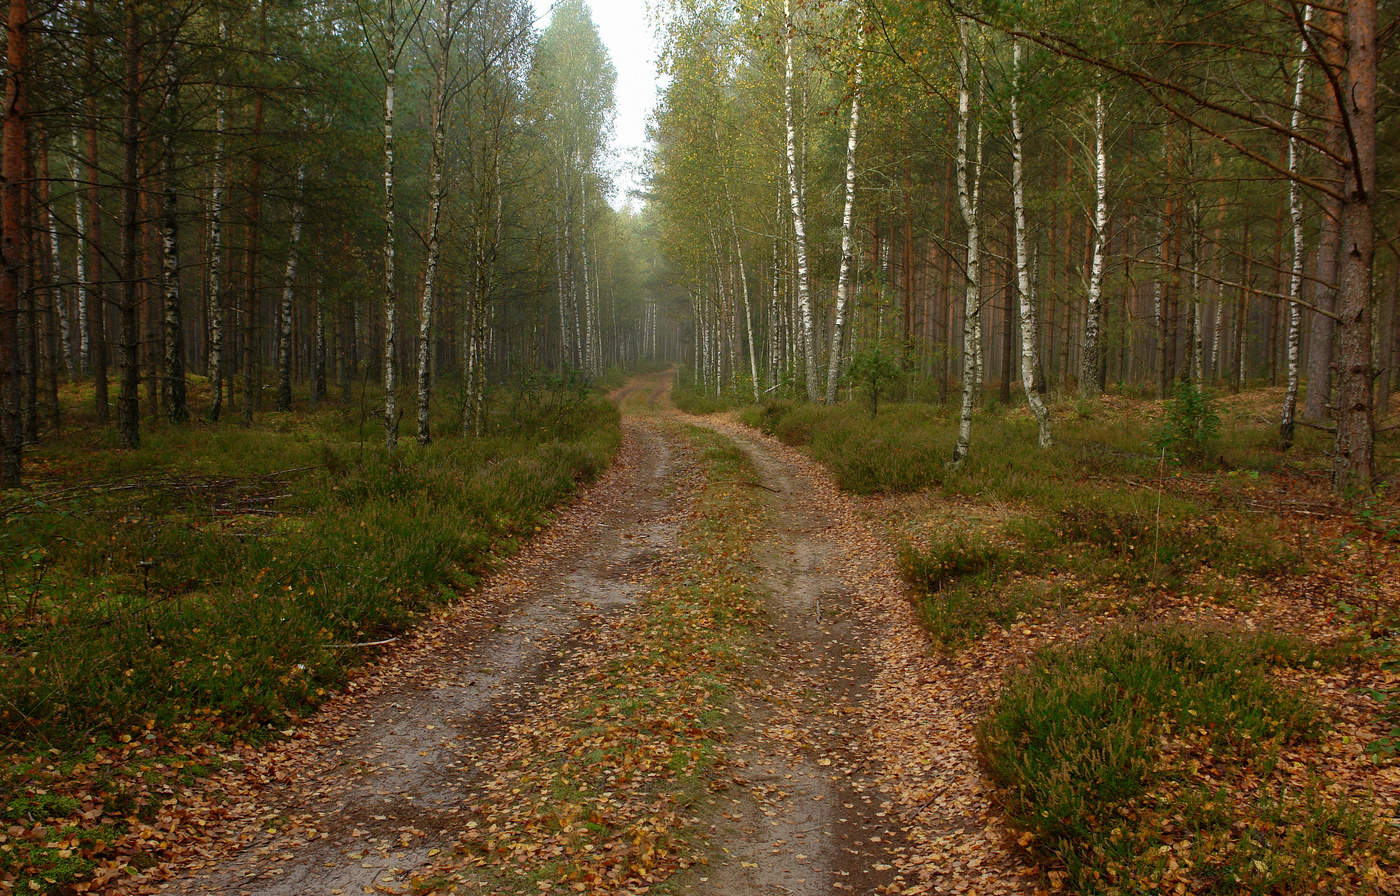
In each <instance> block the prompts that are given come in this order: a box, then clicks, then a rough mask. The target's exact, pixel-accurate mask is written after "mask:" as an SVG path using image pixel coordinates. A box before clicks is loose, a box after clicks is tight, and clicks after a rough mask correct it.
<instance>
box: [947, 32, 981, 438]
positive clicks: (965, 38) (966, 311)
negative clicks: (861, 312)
mask: <svg viewBox="0 0 1400 896" xmlns="http://www.w3.org/2000/svg"><path fill="white" fill-rule="evenodd" d="M970 27H971V26H970V25H969V23H968V20H967V19H959V20H958V43H959V48H958V148H957V169H958V174H957V179H958V207H959V208H960V209H961V210H962V217H963V224H964V226H965V227H966V229H967V261H966V264H965V266H964V272H965V273H964V279H965V282H964V293H963V353H962V354H963V369H962V407H961V410H960V412H959V414H958V440H957V444H956V445H954V447H953V466H957V465H959V464H961V463H962V462H963V460H964V459H965V458H966V457H967V453H968V449H969V447H970V446H971V443H972V408H973V405H974V403H975V402H976V398H977V386H978V383H977V354H978V342H979V339H978V334H977V330H978V326H977V324H978V320H977V319H978V317H979V316H980V314H981V311H980V309H981V305H982V292H981V282H982V259H981V234H980V232H979V227H978V208H977V206H978V199H979V193H980V192H981V185H982V182H981V177H982V171H981V164H980V162H981V157H982V153H981V144H982V129H981V127H980V124H979V126H978V127H977V128H975V129H973V128H972V127H971V99H972V91H971V88H970V85H969V77H970V75H969V71H968V69H969V65H970V59H969V57H970V56H971V53H972V48H971V46H970V44H971V40H972V37H971V34H970V33H969V31H970ZM970 130H972V131H974V136H973V139H974V140H976V142H977V152H976V153H975V154H974V159H973V161H971V162H969V160H968V146H967V144H968V132H969V131H970ZM969 167H970V168H971V170H969Z"/></svg>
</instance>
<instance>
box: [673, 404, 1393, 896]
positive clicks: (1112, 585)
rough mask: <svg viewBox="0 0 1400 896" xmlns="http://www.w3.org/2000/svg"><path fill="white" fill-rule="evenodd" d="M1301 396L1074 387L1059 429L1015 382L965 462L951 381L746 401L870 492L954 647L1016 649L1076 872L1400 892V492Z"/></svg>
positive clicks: (1040, 772) (1026, 815) (998, 699)
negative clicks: (1048, 430)
mask: <svg viewBox="0 0 1400 896" xmlns="http://www.w3.org/2000/svg"><path fill="white" fill-rule="evenodd" d="M1276 393H1277V390H1255V391H1246V392H1244V393H1242V394H1240V395H1238V396H1228V397H1221V396H1218V395H1211V394H1209V393H1204V392H1198V391H1196V390H1195V389H1194V388H1185V387H1184V388H1182V389H1179V390H1178V391H1177V393H1176V394H1175V395H1174V396H1173V398H1172V399H1170V400H1168V401H1162V402H1158V401H1152V400H1147V399H1143V398H1140V397H1137V396H1134V395H1131V394H1127V393H1117V394H1109V395H1106V396H1105V397H1104V398H1102V399H1100V400H1097V401H1093V402H1083V401H1070V400H1061V401H1059V402H1058V403H1057V404H1056V405H1055V406H1054V408H1053V410H1054V412H1055V415H1056V420H1057V421H1058V423H1057V428H1056V441H1055V444H1054V446H1053V447H1051V448H1048V449H1044V450H1042V449H1039V448H1037V447H1036V439H1035V434H1036V425H1035V421H1034V420H1033V419H1032V418H1031V416H1030V414H1029V413H1028V412H1026V411H1025V410H1024V409H1015V410H1012V409H1007V408H1005V407H1004V406H997V405H991V406H988V407H986V408H985V409H984V410H983V411H982V412H981V413H980V414H979V417H978V422H977V426H978V431H979V433H980V434H981V435H980V436H979V439H980V443H981V444H982V445H983V448H982V450H980V451H977V452H974V453H972V454H971V455H969V457H968V458H967V459H966V461H965V462H964V463H963V464H961V465H960V466H957V467H954V466H950V465H949V464H948V463H947V461H948V460H949V459H950V457H951V447H952V445H953V443H954V441H955V438H956V427H957V419H956V416H955V415H956V409H955V408H950V407H948V406H945V405H938V404H921V403H912V402H904V403H886V404H882V405H881V406H880V409H879V412H878V414H877V415H873V416H872V413H871V407H870V405H864V406H862V405H861V404H860V403H855V402H852V403H848V404H843V405H836V406H819V405H814V404H799V403H793V402H787V401H773V402H768V403H765V404H761V405H757V406H752V405H750V406H741V407H739V409H738V410H737V414H738V416H739V417H740V418H741V419H742V420H744V422H746V423H748V424H749V425H751V426H754V427H756V428H758V429H761V430H763V431H764V432H767V433H769V434H770V435H773V436H775V437H777V438H778V439H779V440H781V441H783V442H785V443H787V444H789V445H792V446H795V447H798V448H800V449H801V450H803V451H804V452H806V453H808V454H810V455H811V456H812V457H813V458H815V459H817V460H819V461H820V462H822V463H823V464H824V465H825V466H826V467H827V468H828V469H829V470H830V471H831V473H832V475H833V476H834V478H835V479H836V480H837V481H838V483H839V484H840V486H841V487H842V488H843V489H845V490H847V491H849V492H853V493H856V494H862V495H868V496H870V498H869V499H868V500H867V502H866V504H865V507H866V509H867V512H868V513H869V514H870V515H872V516H873V517H874V518H875V520H876V521H877V522H878V523H880V524H881V525H883V526H884V527H885V529H886V531H887V532H888V533H889V537H890V539H891V541H892V543H893V545H894V546H895V548H896V550H897V551H898V555H899V558H900V563H901V569H902V572H903V574H904V577H905V580H906V583H907V585H908V589H909V590H908V593H909V596H910V600H911V601H912V603H913V606H914V609H915V611H916V614H917V616H918V618H919V619H920V621H921V622H922V623H923V625H924V627H925V628H926V630H927V632H928V635H929V639H930V647H929V649H930V650H932V651H936V652H941V653H944V654H946V655H949V656H950V657H951V656H956V655H957V654H959V653H961V652H963V651H967V650H970V649H972V648H973V647H974V646H976V647H978V648H979V653H978V655H979V656H980V657H983V658H985V657H986V656H988V655H989V654H990V653H994V652H996V651H1002V652H1003V653H1005V654H1006V655H1007V660H1006V661H1005V662H1004V664H1005V667H1006V671H1005V673H1004V674H1005V676H1006V678H1005V680H1004V682H1003V685H1002V687H1001V688H1000V689H999V694H996V695H994V697H993V698H992V699H991V700H990V702H987V703H985V704H984V705H981V706H980V707H979V710H978V713H979V715H980V719H981V721H980V723H979V724H978V726H977V729H976V730H977V737H978V742H979V750H980V754H981V757H982V761H983V763H984V766H985V768H986V770H987V772H988V773H989V774H990V776H991V777H992V779H993V781H994V782H995V783H996V784H997V785H998V786H999V787H1000V788H1001V789H1000V793H1001V800H1002V808H1003V810H1004V812H1005V814H1006V817H1007V820H1008V822H1009V823H1010V825H1011V826H1012V827H1013V828H1014V829H1015V830H1017V831H1018V832H1020V844H1021V846H1022V847H1024V848H1026V849H1027V850H1028V851H1029V852H1030V854H1031V855H1032V856H1033V857H1034V858H1036V859H1037V861H1038V862H1039V863H1040V865H1041V867H1042V869H1043V870H1044V872H1045V874H1046V881H1047V884H1048V886H1049V888H1050V889H1051V890H1054V891H1060V890H1065V891H1068V892H1078V893H1095V894H1097V893H1103V894H1109V893H1113V894H1131V893H1157V892H1172V891H1175V892H1191V893H1251V894H1253V893H1258V894H1266V893H1299V894H1301V893H1338V894H1340V893H1384V892H1387V890H1386V889H1385V888H1386V887H1387V886H1389V885H1390V884H1388V883H1386V881H1387V880H1392V879H1393V875H1395V874H1396V872H1397V868H1398V867H1400V855H1397V852H1396V849H1395V847H1394V844H1395V843H1396V842H1397V837H1396V830H1397V829H1396V824H1397V821H1396V818H1395V817H1394V809H1393V806H1394V803H1393V799H1394V796H1395V787H1394V785H1393V783H1387V782H1389V781H1392V780H1393V775H1394V768H1395V763H1396V754H1397V742H1398V740H1397V736H1396V733H1397V728H1396V724H1397V721H1398V720H1400V710H1397V706H1400V696H1398V692H1397V684H1396V681H1397V679H1396V676H1395V673H1396V669H1397V656H1400V653H1398V652H1397V640H1396V639H1397V632H1400V607H1397V599H1398V598H1400V595H1397V594H1396V593H1395V591H1394V584H1393V583H1394V582H1395V581H1397V575H1400V523H1398V522H1397V521H1400V507H1397V505H1396V503H1395V499H1394V497H1393V496H1391V495H1390V494H1389V493H1388V491H1387V488H1386V487H1383V488H1382V489H1381V491H1380V493H1379V495H1378V496H1375V497H1365V498H1357V499H1355V500H1345V499H1337V498H1334V497H1332V496H1331V495H1329V494H1328V491H1327V479H1326V475H1325V472H1324V471H1325V469H1326V465H1327V460H1326V457H1325V450H1326V447H1327V442H1326V437H1325V436H1324V435H1323V434H1321V433H1316V432H1300V433H1299V439H1298V441H1297V442H1296V443H1295V444H1294V446H1293V448H1292V450H1290V451H1288V452H1283V451H1280V450H1279V449H1278V447H1277V438H1276V432H1275V430H1274V427H1273V426H1272V425H1271V422H1270V410H1271V409H1272V407H1273V405H1274V404H1275V403H1276V401H1277V399H1278V396H1277V394H1276ZM682 400H683V401H684V400H685V398H684V396H682ZM1383 438H1384V439H1385V440H1386V441H1383V442H1382V447H1381V449H1380V450H1381V452H1382V453H1383V454H1393V453H1395V451H1396V448H1397V445H1396V440H1395V437H1394V434H1393V433H1392V434H1388V435H1385V436H1384V437H1383ZM1032 630H1034V631H1035V632H1036V634H1035V635H1034V636H1033V637H1032V636H1031V635H1030V634H1028V633H1029V632H1030V631H1032ZM989 645H1001V646H989ZM1036 645H1045V646H1041V647H1040V648H1039V649H1036ZM1388 875H1390V876H1391V877H1388Z"/></svg>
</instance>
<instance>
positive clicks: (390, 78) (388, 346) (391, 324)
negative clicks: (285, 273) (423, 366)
mask: <svg viewBox="0 0 1400 896" xmlns="http://www.w3.org/2000/svg"><path fill="white" fill-rule="evenodd" d="M396 6H397V2H396V0H390V3H389V22H388V36H389V53H390V59H389V63H388V66H387V67H386V68H385V69H384V293H383V299H384V445H385V446H386V447H387V448H389V449H390V450H393V448H394V447H395V446H396V445H397V444H398V441H399V411H398V407H397V403H396V396H395V391H396V390H397V389H398V378H397V375H396V370H395V364H396V363H397V362H396V360H395V343H394V329H395V326H396V324H397V308H396V302H395V298H396V293H397V290H396V288H395V286H396V284H395V277H394V249H395V245H394V74H395V66H396V64H397V61H398V60H397V55H398V39H399V37H398V27H397V22H396V20H395V12H396V9H395V7H396Z"/></svg>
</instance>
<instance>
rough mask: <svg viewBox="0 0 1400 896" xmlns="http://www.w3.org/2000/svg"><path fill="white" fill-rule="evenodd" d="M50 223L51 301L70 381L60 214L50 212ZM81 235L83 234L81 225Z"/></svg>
mask: <svg viewBox="0 0 1400 896" xmlns="http://www.w3.org/2000/svg"><path fill="white" fill-rule="evenodd" d="M44 217H45V220H46V221H47V222H48V238H49V299H50V302H51V305H52V308H53V319H54V323H55V324H56V325H57V327H58V333H57V336H58V344H59V346H61V351H59V352H57V354H59V355H62V363H63V370H64V373H65V374H66V375H67V376H68V378H69V379H72V378H73V353H72V352H71V351H70V350H69V345H70V340H71V339H72V338H73V334H72V332H71V331H70V330H69V328H68V308H67V307H66V305H67V303H66V302H65V301H64V297H63V254H62V252H61V247H60V246H59V242H58V214H57V213H55V212H53V211H49V212H48V213H47V214H46V215H45V216H44ZM79 227H80V229H79V231H78V232H79V233H81V232H82V230H81V225H79ZM82 254H83V252H82V248H81V247H79V249H78V257H79V258H81V257H82ZM49 363H51V364H55V365H57V364H58V363H59V359H58V358H50V359H49Z"/></svg>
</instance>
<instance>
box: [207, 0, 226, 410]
mask: <svg viewBox="0 0 1400 896" xmlns="http://www.w3.org/2000/svg"><path fill="white" fill-rule="evenodd" d="M219 40H220V42H222V43H227V41H228V23H227V22H225V21H224V20H223V18H220V19H219ZM227 119H228V88H227V87H223V86H220V87H219V89H218V107H217V109H216V110H215V112H214V128H215V130H216V131H217V132H218V133H217V135H216V136H215V142H214V181H213V184H212V185H211V186H210V190H209V270H208V274H207V276H208V278H209V279H208V283H209V286H208V290H209V391H210V393H211V396H210V397H211V398H212V399H213V404H211V405H210V407H209V419H210V420H211V421H213V422H215V423H217V422H218V421H219V414H220V413H222V411H223V407H224V296H223V292H222V287H223V276H222V275H223V263H224V193H225V191H226V190H227V188H228V187H227V178H228V171H227V160H226V156H227V153H228V149H227V137H226V136H225V132H226V131H227V130H228V126H227V125H228V121H227Z"/></svg>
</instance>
